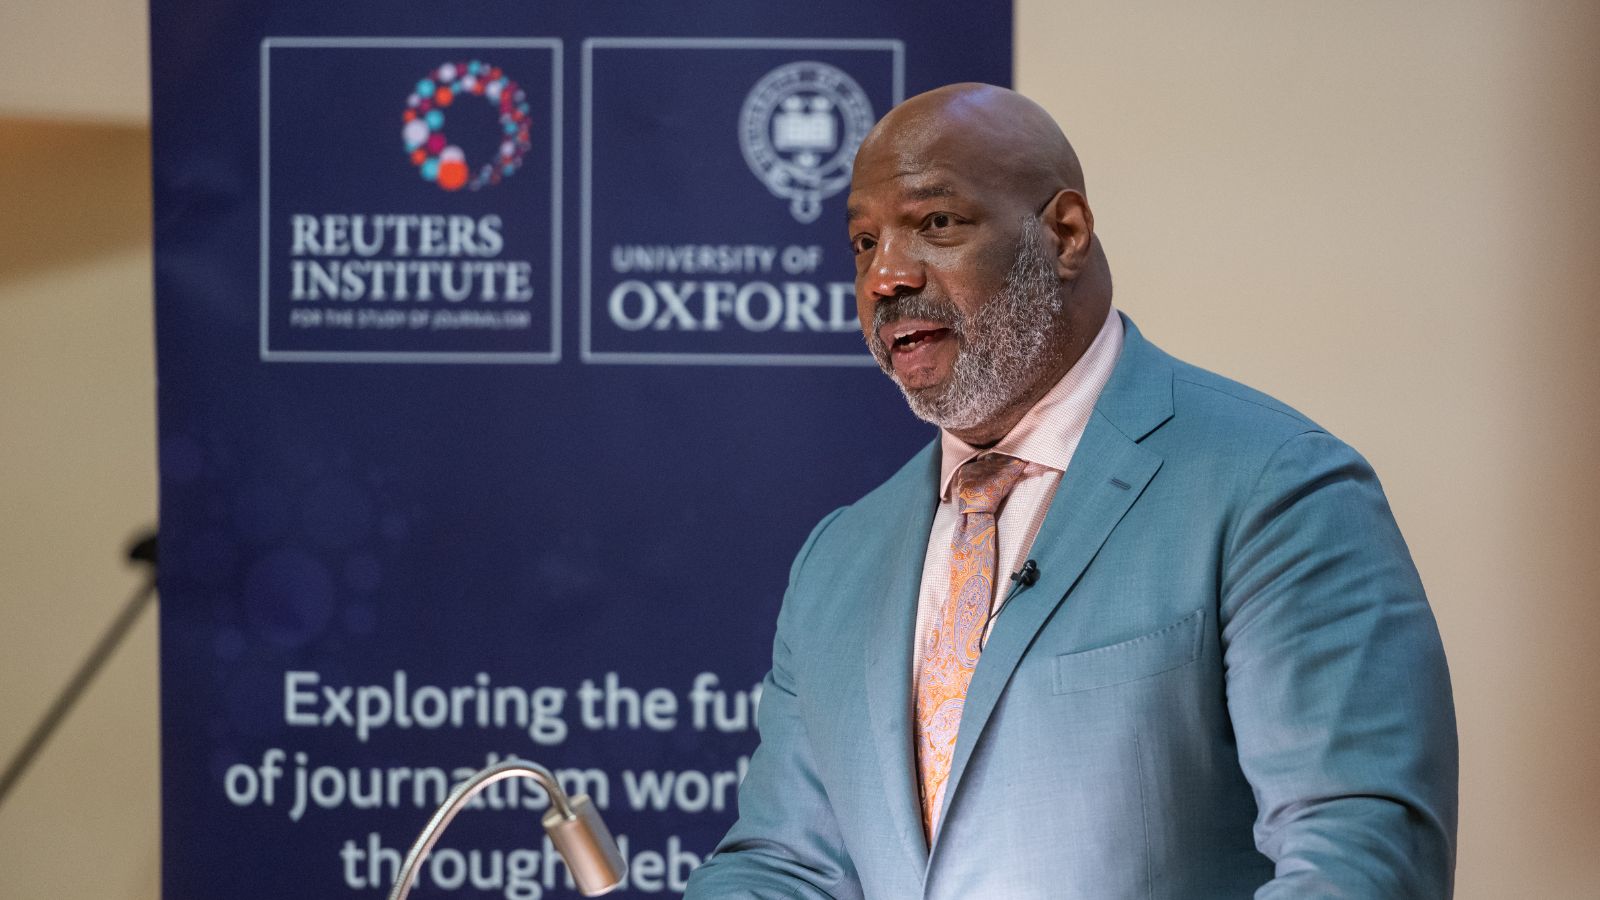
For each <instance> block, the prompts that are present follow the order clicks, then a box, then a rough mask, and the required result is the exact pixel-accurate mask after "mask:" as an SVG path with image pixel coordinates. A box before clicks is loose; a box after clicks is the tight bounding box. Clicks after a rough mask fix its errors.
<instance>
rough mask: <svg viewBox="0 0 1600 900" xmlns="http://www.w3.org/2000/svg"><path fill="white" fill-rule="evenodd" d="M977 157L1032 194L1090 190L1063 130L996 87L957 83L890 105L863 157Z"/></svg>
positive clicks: (859, 157) (1031, 106)
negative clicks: (892, 107) (1085, 185)
mask: <svg viewBox="0 0 1600 900" xmlns="http://www.w3.org/2000/svg"><path fill="white" fill-rule="evenodd" d="M880 157H884V158H886V159H889V160H895V161H897V162H899V163H902V164H910V163H913V162H914V161H918V160H925V159H928V158H939V159H949V160H959V161H962V162H966V161H971V162H972V163H974V164H976V165H981V166H983V167H986V168H988V169H989V170H990V171H992V172H994V173H995V174H996V175H999V176H1001V177H1003V178H1004V179H1005V180H1007V181H1008V182H1010V184H1011V186H1012V187H1013V189H1015V190H1017V191H1020V192H1023V193H1026V194H1027V195H1028V196H1037V197H1048V196H1050V195H1051V194H1053V193H1055V192H1056V191H1059V190H1063V189H1065V190H1071V191H1076V192H1078V193H1079V194H1083V193H1085V191H1084V181H1083V167H1082V166H1081V165H1079V163H1078V154H1077V153H1076V152H1074V151H1073V149H1072V144H1070V143H1068V141H1067V137H1066V135H1064V134H1062V133H1061V127H1060V126H1058V125H1057V124H1056V122H1055V119H1053V118H1051V117H1050V114H1049V113H1047V112H1045V110H1044V108H1043V107H1041V106H1040V105H1039V104H1037V103H1035V102H1033V101H1032V100H1029V99H1028V98H1027V97H1024V96H1022V95H1021V94H1019V93H1017V92H1016V91H1012V90H1008V89H1006V88H1002V87H996V86H994V85H992V84H979V83H973V82H969V83H964V84H949V85H945V86H944V87H940V88H935V89H933V90H931V91H928V92H927V93H924V94H918V95H917V96H915V97H912V98H911V99H909V100H907V101H905V102H904V103H901V104H900V105H899V106H896V107H895V108H894V109H892V110H890V111H889V112H888V114H887V115H885V116H884V117H883V118H882V119H881V120H879V121H878V124H877V125H875V126H873V129H872V130H871V131H870V132H868V134H867V137H866V139H865V140H863V141H862V143H861V149H860V151H859V152H858V153H857V154H856V161H857V167H858V169H859V168H860V166H861V163H862V162H863V161H868V162H870V161H873V160H876V159H878V158H880Z"/></svg>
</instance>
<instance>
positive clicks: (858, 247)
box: [850, 235, 878, 256]
mask: <svg viewBox="0 0 1600 900" xmlns="http://www.w3.org/2000/svg"><path fill="white" fill-rule="evenodd" d="M876 246H878V242H877V241H875V240H873V239H872V238H870V237H868V236H867V235H861V236H860V237H858V238H856V239H855V240H853V241H851V242H850V249H851V250H853V251H855V254H856V255H857V256H860V255H861V254H863V253H865V252H867V251H868V250H871V249H872V248H873V247H876Z"/></svg>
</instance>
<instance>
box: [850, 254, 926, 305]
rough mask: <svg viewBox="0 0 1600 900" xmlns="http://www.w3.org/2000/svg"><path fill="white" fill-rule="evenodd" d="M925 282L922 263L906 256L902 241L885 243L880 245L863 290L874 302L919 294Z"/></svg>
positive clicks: (868, 271) (908, 255)
mask: <svg viewBox="0 0 1600 900" xmlns="http://www.w3.org/2000/svg"><path fill="white" fill-rule="evenodd" d="M925 280H926V279H925V275H924V272H923V268H922V261H921V260H919V259H916V258H915V257H913V256H911V255H910V254H907V253H906V252H904V250H902V249H901V246H900V242H899V241H884V242H883V243H881V244H879V245H878V252H877V253H876V254H875V255H874V257H873V260H872V268H870V269H868V270H867V278H866V284H865V285H863V286H864V287H865V288H866V289H867V290H868V291H870V292H871V293H872V296H873V298H874V299H877V300H884V299H887V298H889V297H898V296H901V295H902V294H911V293H916V292H917V291H920V290H922V286H923V284H924V282H925Z"/></svg>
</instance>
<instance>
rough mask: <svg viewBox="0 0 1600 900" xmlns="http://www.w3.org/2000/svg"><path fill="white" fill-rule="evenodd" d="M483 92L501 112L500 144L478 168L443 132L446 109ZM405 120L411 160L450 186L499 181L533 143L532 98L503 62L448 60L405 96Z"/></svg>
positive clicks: (476, 185) (402, 133)
mask: <svg viewBox="0 0 1600 900" xmlns="http://www.w3.org/2000/svg"><path fill="white" fill-rule="evenodd" d="M472 98H482V99H484V100H486V101H488V103H489V104H490V105H491V106H492V107H493V108H494V109H495V110H497V111H498V112H499V114H500V120H499V129H500V130H499V138H500V141H499V146H498V148H497V149H496V151H495V153H494V159H492V160H491V161H489V162H486V163H483V164H482V165H480V166H478V168H477V170H476V171H474V170H473V169H472V167H471V166H470V165H469V164H468V163H467V158H466V154H464V153H463V152H462V151H461V148H460V147H458V146H456V145H455V144H452V143H451V142H450V139H449V138H448V137H446V136H445V133H444V125H445V112H446V111H447V110H449V109H450V108H451V107H452V106H453V105H455V104H456V103H457V102H458V101H459V102H466V101H467V100H469V99H472ZM404 118H405V125H404V126H403V127H402V128H401V130H400V136H401V139H402V140H404V141H405V146H406V152H407V153H409V154H410V155H411V164H412V165H414V166H416V167H417V171H418V173H419V174H420V175H421V176H422V179H423V180H424V181H430V182H433V183H434V184H436V185H438V186H439V187H441V188H443V189H445V190H447V191H459V190H461V189H462V188H466V189H468V190H471V191H476V190H479V189H480V188H483V187H485V186H487V185H492V184H499V183H500V182H501V181H502V180H504V179H506V178H509V177H511V175H512V173H514V172H516V171H517V168H518V167H519V166H521V165H522V158H523V156H524V155H525V154H526V153H527V152H528V149H529V148H530V147H531V146H532V143H531V142H530V140H529V137H528V100H527V96H526V95H524V94H523V92H522V88H520V87H518V86H517V83H516V82H515V81H512V80H511V79H510V78H507V77H506V76H505V73H504V72H501V71H500V69H499V67H497V66H492V65H489V64H488V63H485V62H480V61H478V60H475V59H474V60H468V61H461V62H447V63H445V64H444V65H441V66H439V67H438V68H437V69H434V70H433V71H432V72H431V73H429V74H428V77H426V78H424V79H422V80H421V81H419V82H417V86H416V88H415V89H414V90H413V91H412V92H411V96H410V97H407V98H406V111H405V116H404Z"/></svg>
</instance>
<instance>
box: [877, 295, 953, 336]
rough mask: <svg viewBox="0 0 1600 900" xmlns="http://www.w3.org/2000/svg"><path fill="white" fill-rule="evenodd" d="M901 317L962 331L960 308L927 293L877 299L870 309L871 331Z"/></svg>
mask: <svg viewBox="0 0 1600 900" xmlns="http://www.w3.org/2000/svg"><path fill="white" fill-rule="evenodd" d="M901 319H927V320H929V321H932V322H938V323H939V324H941V325H943V326H945V327H946V328H949V329H950V330H951V331H953V332H955V333H956V335H957V336H959V335H960V334H961V332H962V327H961V326H962V315H961V310H959V309H957V308H956V305H955V304H954V303H951V302H950V301H949V300H945V299H943V298H941V297H936V296H933V295H931V294H927V293H916V294H904V295H901V296H898V297H890V298H888V299H885V300H880V301H878V304H877V306H875V307H874V308H873V310H872V331H873V334H874V336H876V334H877V331H878V329H879V328H882V327H883V326H885V325H888V324H890V323H891V322H898V321H900V320H901Z"/></svg>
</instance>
